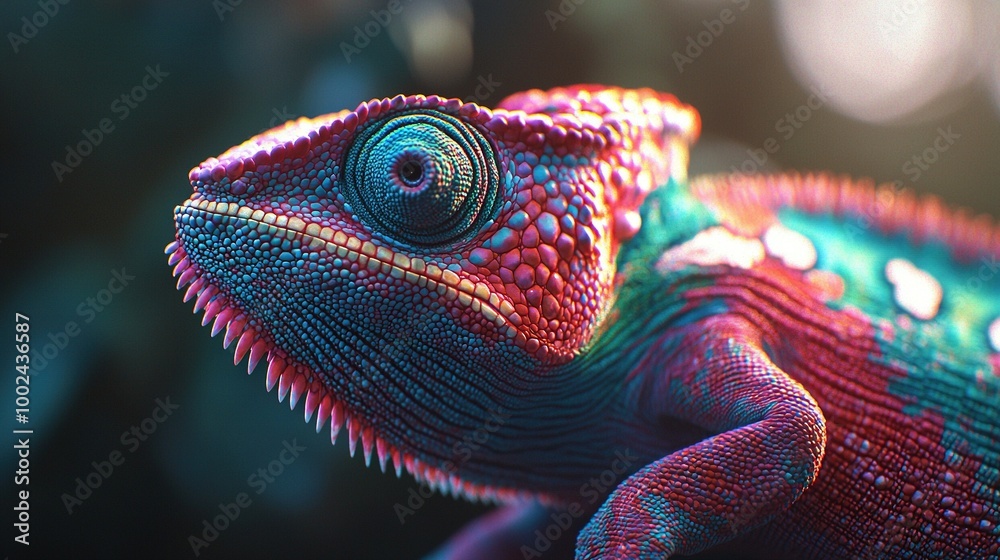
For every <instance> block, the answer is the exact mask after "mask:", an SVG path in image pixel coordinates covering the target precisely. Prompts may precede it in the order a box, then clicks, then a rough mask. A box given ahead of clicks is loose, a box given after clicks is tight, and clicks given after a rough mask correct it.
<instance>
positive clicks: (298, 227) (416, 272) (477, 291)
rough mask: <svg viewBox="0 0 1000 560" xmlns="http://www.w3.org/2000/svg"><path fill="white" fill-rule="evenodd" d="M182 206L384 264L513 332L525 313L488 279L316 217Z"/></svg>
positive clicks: (206, 203)
mask: <svg viewBox="0 0 1000 560" xmlns="http://www.w3.org/2000/svg"><path fill="white" fill-rule="evenodd" d="M184 208H191V209H197V210H200V211H202V212H207V213H210V214H216V215H221V216H231V217H235V218H239V219H242V220H246V221H247V222H248V223H250V224H252V225H257V226H262V227H264V228H265V229H267V230H268V231H271V232H275V231H277V234H278V235H280V234H282V233H283V234H284V237H286V238H288V239H291V238H294V237H301V238H302V241H303V244H305V245H306V246H308V247H309V248H310V249H323V248H325V249H326V250H327V252H328V253H330V254H335V255H337V256H338V257H340V258H342V259H346V260H348V261H351V262H356V263H358V265H359V266H362V267H367V268H369V269H370V270H373V271H375V270H380V271H381V272H383V273H384V274H387V275H389V276H392V277H393V278H397V279H401V280H405V281H407V282H409V283H411V284H414V285H416V286H420V287H425V286H426V287H427V288H428V289H430V290H435V291H437V293H438V294H440V295H441V296H443V297H444V298H445V299H447V300H448V301H455V300H457V301H458V302H459V303H461V304H462V305H463V306H465V307H469V308H470V309H472V310H473V311H475V312H477V313H481V314H482V315H483V317H486V319H487V320H489V321H492V322H493V324H495V325H496V326H497V327H499V328H500V329H501V330H502V332H505V334H506V335H507V336H508V337H510V338H515V337H516V335H517V328H516V325H521V324H522V321H521V318H520V317H518V316H517V315H516V314H515V312H514V305H513V304H512V303H511V302H510V301H509V300H508V299H507V298H503V297H501V296H500V295H498V294H497V293H495V292H493V291H492V290H490V286H489V284H487V283H485V282H474V281H472V280H470V279H468V278H461V277H460V276H459V275H458V274H457V273H456V272H454V271H452V270H448V269H447V268H441V267H440V266H438V265H436V264H434V263H427V262H425V261H424V260H423V259H421V258H419V257H408V256H406V255H404V254H402V253H397V252H395V251H393V250H392V249H390V248H388V247H384V246H378V245H375V244H374V243H372V242H371V241H364V242H362V241H361V240H360V239H357V238H356V237H351V236H349V235H347V234H346V233H344V232H342V231H340V230H336V229H334V228H331V227H327V226H320V225H319V224H316V223H306V222H305V221H304V220H302V219H301V218H299V217H297V216H293V217H291V218H289V217H288V216H280V215H277V214H274V213H272V212H264V211H263V210H253V209H251V208H249V207H247V206H239V205H237V204H236V203H226V202H215V201H212V200H206V199H197V200H195V199H188V200H186V201H185V202H184Z"/></svg>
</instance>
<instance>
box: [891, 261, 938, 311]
mask: <svg viewBox="0 0 1000 560" xmlns="http://www.w3.org/2000/svg"><path fill="white" fill-rule="evenodd" d="M885 278H886V280H888V281H889V283H890V284H892V285H893V286H894V287H895V290H894V292H893V297H894V298H896V303H897V304H898V305H899V306H900V307H902V308H903V309H904V310H905V311H906V312H907V313H909V314H910V315H913V316H914V317H916V318H917V319H921V320H924V321H929V320H931V319H933V318H934V317H935V316H936V315H937V313H938V309H939V308H940V307H941V298H942V297H943V295H944V291H943V290H942V289H941V283H940V282H938V281H937V279H936V278H934V277H933V276H931V275H930V273H928V272H926V271H924V270H920V269H919V268H917V267H916V266H914V265H913V263H911V262H910V261H908V260H906V259H892V260H890V261H889V262H888V263H886V265H885Z"/></svg>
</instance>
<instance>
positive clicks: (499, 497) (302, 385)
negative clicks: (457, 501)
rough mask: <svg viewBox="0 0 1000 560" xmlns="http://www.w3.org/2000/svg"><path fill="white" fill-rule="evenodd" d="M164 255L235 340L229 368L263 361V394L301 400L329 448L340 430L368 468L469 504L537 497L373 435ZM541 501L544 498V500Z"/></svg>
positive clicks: (180, 281)
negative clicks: (405, 476) (450, 468)
mask: <svg viewBox="0 0 1000 560" xmlns="http://www.w3.org/2000/svg"><path fill="white" fill-rule="evenodd" d="M164 252H165V253H166V254H167V255H168V258H167V263H168V264H169V265H171V266H173V267H174V269H173V276H174V277H175V278H177V289H178V290H182V289H185V287H186V291H185V292H184V301H185V302H188V301H191V300H192V299H194V300H195V302H194V313H198V312H200V311H203V312H204V314H203V316H202V320H201V324H202V326H208V324H209V323H212V336H213V337H214V336H216V335H217V334H219V333H220V332H222V330H223V329H225V330H226V334H225V336H224V337H223V341H222V345H223V347H224V348H227V349H228V348H229V346H230V345H232V344H233V342H236V347H235V349H234V350H235V351H234V355H233V364H234V365H238V364H239V363H240V362H241V361H242V360H243V358H244V357H247V356H248V355H249V360H248V361H247V374H248V375H249V374H251V373H253V371H254V369H256V367H257V365H258V364H260V362H261V361H262V360H263V361H266V362H267V376H266V378H265V386H266V387H267V391H268V392H270V391H271V390H272V389H274V388H275V387H277V388H278V402H284V400H285V397H289V399H288V404H289V407H290V408H291V409H292V410H295V407H296V405H298V403H299V401H300V400H302V397H303V396H305V405H304V406H305V409H304V410H305V421H306V422H311V421H312V418H313V415H315V416H316V433H319V432H320V431H321V430H322V429H323V426H325V425H326V423H327V421H329V422H330V443H331V444H335V443H336V442H337V436H338V435H340V433H341V430H342V429H344V428H345V427H346V428H347V443H348V449H349V451H350V454H351V457H353V456H354V454H355V451H356V450H357V447H358V442H359V441H360V442H361V449H362V452H363V453H364V457H365V465H370V464H371V458H372V453H373V451H374V453H375V455H376V456H377V457H378V462H379V467H380V468H381V469H382V472H383V473H384V472H385V471H386V466H387V464H388V462H389V459H390V458H391V459H392V464H393V466H394V467H395V472H396V476H397V477H400V476H402V473H403V469H404V468H405V469H406V471H407V472H409V473H410V474H412V475H413V476H414V477H415V478H416V479H417V480H418V481H420V482H423V483H426V484H427V485H428V486H429V487H430V488H432V489H434V490H437V491H439V492H441V493H443V494H450V495H452V496H454V497H460V496H464V497H466V498H469V499H472V500H477V501H483V502H494V503H498V502H510V501H515V500H525V499H532V498H539V497H538V496H534V495H529V494H527V493H525V492H521V491H518V490H515V489H508V488H494V487H491V486H485V485H481V484H473V483H470V482H467V481H464V480H462V479H460V478H459V477H458V476H457V475H455V474H454V473H449V472H445V471H444V470H442V469H439V468H437V467H434V466H431V465H428V464H426V463H424V462H423V461H421V460H420V459H417V458H416V457H414V456H413V455H412V454H410V453H406V452H403V451H401V450H400V449H398V448H397V447H395V446H393V445H391V444H389V443H388V442H386V441H385V440H384V439H382V438H380V437H379V436H378V435H376V434H375V432H374V430H373V429H372V428H371V427H370V426H365V425H364V424H363V423H362V422H361V421H360V420H359V419H358V418H356V417H355V416H352V415H351V414H350V413H349V412H348V410H347V407H346V406H345V405H344V403H343V402H342V401H340V400H339V399H337V398H336V396H335V395H334V394H333V392H332V391H330V390H329V389H328V388H327V387H326V386H325V385H324V384H323V382H322V380H321V378H320V376H319V375H316V374H315V373H314V372H312V371H311V370H310V369H309V368H308V367H306V366H304V365H302V364H299V363H296V362H295V361H293V360H291V359H289V358H288V357H287V356H285V355H283V353H282V352H281V350H280V349H279V348H278V347H276V346H275V345H274V344H273V343H272V342H271V341H269V340H268V337H267V335H266V333H265V332H263V330H262V328H261V326H260V325H257V324H256V323H255V322H254V321H253V320H251V319H249V318H248V317H247V316H246V314H245V313H243V311H241V310H240V309H238V308H237V307H235V306H234V305H232V303H231V302H230V300H229V298H228V297H227V296H226V294H225V293H223V292H222V291H221V290H219V289H218V288H217V287H215V286H214V285H212V284H211V283H210V282H209V280H208V277H207V276H206V275H205V274H204V273H203V272H202V271H200V270H198V269H197V265H196V264H194V263H193V262H191V259H189V258H188V255H187V253H186V252H185V251H184V248H183V247H182V246H181V245H180V243H179V242H177V241H173V242H171V243H169V244H168V245H167V246H166V248H165V249H164ZM541 498H542V499H543V500H544V499H545V497H544V496H542V497H541Z"/></svg>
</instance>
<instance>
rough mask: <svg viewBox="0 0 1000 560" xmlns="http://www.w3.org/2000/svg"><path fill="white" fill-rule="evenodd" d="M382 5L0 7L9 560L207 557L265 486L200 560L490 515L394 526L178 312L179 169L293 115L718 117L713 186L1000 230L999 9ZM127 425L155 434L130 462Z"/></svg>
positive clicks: (432, 515)
mask: <svg viewBox="0 0 1000 560" xmlns="http://www.w3.org/2000/svg"><path fill="white" fill-rule="evenodd" d="M63 2H66V3H63ZM389 4H390V3H389V2H386V1H374V2H347V1H339V0H298V1H289V2H260V1H251V0H242V1H240V0H214V1H213V0H202V1H194V2H167V1H162V0H161V1H154V0H148V1H124V0H119V1H114V0H103V1H94V2H79V1H76V2H72V1H70V2H67V0H60V1H57V0H42V1H13V2H4V3H3V4H2V5H0V24H2V25H0V30H2V31H3V32H4V33H5V36H6V41H5V44H4V45H3V46H0V76H2V78H0V79H2V82H3V85H2V86H0V91H2V97H0V127H2V130H6V131H7V132H6V133H3V134H2V135H0V163H2V170H3V180H2V183H3V185H4V186H3V193H4V202H3V204H2V206H0V263H2V264H0V267H2V271H3V274H2V277H0V287H2V291H0V293H2V294H3V296H2V302H3V305H2V307H3V310H4V316H5V317H7V318H8V319H7V320H6V321H7V324H6V326H4V327H2V328H3V329H6V331H7V332H8V333H13V332H14V320H13V317H14V314H15V312H19V313H23V314H25V315H28V316H29V317H30V325H31V334H32V356H33V360H32V365H33V366H34V372H33V375H32V378H31V394H30V398H31V404H30V421H29V422H28V424H26V425H19V424H17V423H16V422H15V421H14V410H13V409H14V408H15V405H14V399H15V396H16V395H15V393H14V390H15V385H14V371H13V369H12V368H11V367H9V366H8V367H7V374H6V375H5V381H4V383H3V387H4V389H3V394H2V398H0V402H3V403H5V404H4V407H3V408H4V412H3V413H4V415H9V416H8V418H9V420H7V421H5V425H9V426H10V427H11V429H16V428H24V427H27V428H30V429H33V430H34V434H33V435H32V436H31V451H30V459H31V465H30V486H29V488H30V498H31V500H30V508H31V509H30V523H31V532H30V542H31V545H30V547H22V546H20V545H14V544H12V543H13V540H12V539H13V535H10V536H8V537H6V538H5V539H4V541H3V543H4V544H3V548H4V551H5V554H6V555H9V557H11V558H59V557H65V558H70V557H73V558H190V557H194V554H193V552H192V548H191V545H190V542H189V540H188V537H189V536H190V535H201V533H202V531H203V529H204V527H203V524H202V522H203V520H205V519H211V518H213V517H215V516H216V515H218V514H219V513H220V511H219V509H218V506H219V504H220V503H229V502H233V501H234V500H235V497H236V496H237V494H239V493H240V492H247V493H248V494H249V496H250V497H251V499H252V504H251V505H250V506H249V507H246V508H245V509H243V510H242V511H241V513H240V516H239V517H238V518H237V519H236V520H234V521H232V523H231V524H230V526H229V527H228V528H227V529H225V530H224V531H222V532H221V533H220V534H219V535H218V537H217V538H216V539H215V540H214V541H213V542H211V543H210V545H209V546H208V547H207V548H203V549H201V550H200V554H201V556H202V557H206V558H231V557H247V558H285V557H288V558H290V557H298V558H314V557H321V556H325V557H329V558H390V557H391V558H397V557H398V558H416V557H419V556H421V555H422V554H426V553H428V552H429V551H431V550H432V549H433V548H434V547H435V546H436V545H438V544H440V543H441V542H443V541H444V540H445V539H446V538H447V536H448V535H449V534H451V533H453V532H454V531H456V530H457V529H458V528H459V527H460V526H461V525H462V524H463V523H464V522H465V521H466V520H467V519H469V518H471V517H472V516H475V515H478V514H479V513H482V512H484V511H486V510H487V507H486V506H481V505H475V504H471V503H467V502H465V501H462V500H455V499H452V498H450V497H443V496H434V497H432V498H430V499H428V500H427V501H426V504H424V505H423V506H422V507H420V508H419V510H418V511H416V512H415V513H414V515H412V516H409V517H407V518H406V520H405V523H403V524H400V521H399V519H398V518H397V513H396V511H394V507H393V506H394V504H396V503H405V501H406V500H407V499H408V498H409V497H410V494H409V491H410V490H411V489H414V488H417V485H416V484H415V482H414V481H413V479H412V478H410V477H408V476H404V477H403V478H402V479H397V478H396V477H395V476H392V475H382V474H381V473H380V472H379V471H378V468H377V467H375V468H365V466H364V462H363V460H361V459H359V458H355V459H353V460H352V459H350V458H349V456H348V453H347V446H346V443H345V441H344V439H345V438H343V437H342V438H341V440H340V441H339V442H338V444H337V445H336V446H335V447H334V446H331V445H330V444H329V440H328V436H327V432H324V433H322V434H320V435H316V434H315V433H314V430H313V428H312V427H311V425H307V424H305V423H303V422H302V419H301V414H302V406H301V405H299V407H298V408H297V410H296V411H295V412H294V413H289V412H288V411H287V410H283V409H285V408H287V406H286V404H287V401H286V404H281V405H279V404H277V403H276V402H275V401H276V398H275V394H274V393H267V392H265V391H264V390H263V385H264V375H263V368H262V367H261V368H258V371H257V372H255V373H254V374H253V375H252V376H250V377H247V376H246V375H245V374H244V373H243V372H244V371H245V363H244V364H241V365H240V366H239V367H233V366H232V362H231V360H232V352H231V351H224V350H223V349H222V348H221V346H222V344H221V337H219V338H215V339H211V338H209V336H208V329H207V328H203V327H201V326H199V324H198V323H199V319H200V315H199V316H197V317H196V316H194V315H192V314H191V304H190V303H188V304H183V303H181V294H179V293H177V292H175V291H174V287H173V284H174V281H173V279H172V278H171V277H170V269H169V268H168V267H167V265H166V259H165V257H164V256H163V251H162V250H163V246H164V245H165V244H166V243H167V242H168V241H170V240H171V239H172V236H173V223H172V219H171V216H172V214H171V211H172V209H173V206H174V205H175V204H178V203H180V202H181V201H182V200H183V199H184V198H186V197H187V195H188V192H189V187H188V185H187V182H186V178H187V172H188V170H189V169H190V168H191V167H193V166H194V165H196V164H197V163H199V162H200V161H202V160H203V159H205V158H206V157H209V156H214V155H217V154H219V153H221V152H222V151H223V150H225V149H227V148H229V147H230V146H232V145H234V144H237V143H240V142H242V141H243V140H245V139H246V138H248V137H249V136H251V135H252V134H256V133H257V132H260V131H262V130H263V129H266V128H269V127H270V126H273V125H275V124H279V123H281V122H283V121H285V120H287V119H290V118H294V117H297V116H300V115H304V116H315V115H317V114H322V113H326V112H331V111H336V110H340V109H343V108H353V107H354V106H356V105H357V103H358V102H360V101H363V100H367V99H369V98H373V97H383V96H391V95H393V94H396V93H415V92H422V93H438V94H443V95H447V96H455V97H461V98H465V99H474V100H477V101H478V102H480V103H482V104H484V105H487V106H491V105H494V104H495V103H497V102H498V101H500V100H501V99H502V98H503V97H504V96H506V95H507V94H510V93H513V92H517V91H520V90H523V89H527V88H532V87H540V88H548V87H552V86H557V85H566V84H573V83H579V82H600V83H607V84H614V85H621V86H630V87H639V86H650V87H654V88H657V89H661V90H666V91H670V92H673V93H675V94H676V95H677V96H678V97H679V98H680V99H681V100H683V101H685V102H688V103H691V104H693V105H694V106H695V107H697V108H698V109H699V110H700V112H701V115H702V120H703V135H702V141H701V142H700V143H699V146H698V148H697V149H696V150H695V152H694V157H693V162H692V166H693V172H695V173H697V172H706V171H729V170H732V169H733V168H737V169H740V168H742V169H743V170H745V171H752V170H754V169H756V168H758V167H759V168H763V169H767V170H780V169H810V170H831V171H835V172H838V173H846V174H851V175H855V176H865V177H872V178H874V179H876V180H878V181H902V182H903V183H905V184H907V185H910V186H911V187H912V188H913V189H915V190H917V191H919V192H924V193H935V194H937V195H939V196H941V197H942V198H944V199H945V200H946V201H948V202H949V203H951V204H953V205H958V206H964V207H968V208H971V209H973V210H974V211H976V212H985V213H991V214H993V215H994V216H1000V197H998V196H997V194H998V183H997V177H998V176H1000V157H998V155H1000V154H998V147H1000V117H998V115H1000V55H998V53H1000V42H998V39H1000V7H998V4H997V3H995V2H989V1H988V0H982V1H975V0H968V1H965V0H963V1H948V2H945V1H931V0H926V1H915V0H900V1H880V2H875V1H855V2H851V3H841V2H833V1H816V2H811V3H805V2H791V1H788V2H775V3H769V2H763V1H757V0H717V1H706V2H694V1H686V2H659V3H655V4H654V3H645V2H643V3H640V2H613V1H611V0H586V1H584V0H561V2H559V1H555V0H553V1H550V2H537V3H535V2H530V3H529V2H518V3H508V2H504V3H500V2H486V1H471V0H470V1H466V0H431V1H422V0H412V1H405V0H404V1H402V2H401V3H400V4H399V6H400V9H399V11H398V13H396V14H390V15H391V18H389V19H388V20H386V18H385V16H384V14H383V13H382V12H380V11H381V10H386V8H387V7H388V6H389ZM372 10H375V11H376V12H375V14H373V13H372ZM123 96H124V97H123ZM769 138H773V139H774V141H775V142H776V145H777V146H778V150H777V152H775V153H772V154H768V156H767V161H766V162H763V161H762V159H761V155H762V154H764V153H765V152H763V151H762V150H760V148H762V147H763V146H764V145H765V143H766V142H767V141H768V139H769ZM935 142H936V143H937V144H936V147H935ZM770 145H772V146H773V145H774V144H770ZM942 148H943V149H942ZM748 150H749V151H748ZM129 277H133V278H129ZM126 282H127V283H126ZM116 292H117V293H116ZM71 323H72V324H71ZM13 351H14V350H13V348H12V345H10V344H8V345H5V346H4V347H3V349H2V351H0V355H3V356H6V357H5V358H4V359H3V363H5V364H11V363H12V362H14V358H13ZM157 399H159V401H158V400H157ZM159 403H170V404H172V405H176V407H177V408H176V410H174V411H173V412H172V413H171V414H170V415H169V416H164V415H163V413H162V412H160V413H156V414H154V410H155V409H156V408H157V407H158V406H161V405H160V404H159ZM154 416H159V417H160V418H161V419H162V420H163V422H160V423H157V422H154V421H152V420H147V419H148V418H151V417H154ZM144 420H145V425H144V424H143V422H144ZM132 426H139V429H140V430H141V429H142V427H143V426H145V427H146V428H150V429H152V428H155V432H152V433H150V434H149V435H148V437H146V436H145V435H144V436H143V437H146V439H145V440H139V439H138V438H132V437H129V436H127V437H126V438H125V439H124V440H123V438H122V436H123V433H126V432H128V431H129V430H130V429H131V428H132ZM140 433H141V432H140ZM7 437H8V441H9V443H4V444H3V445H0V449H2V451H0V457H2V458H3V461H2V462H3V469H4V471H5V472H4V474H3V478H4V480H6V481H7V482H6V483H5V484H4V487H5V496H6V498H9V499H5V502H4V503H5V504H8V503H11V504H13V503H15V500H14V496H13V490H14V487H13V485H12V484H11V481H12V479H13V471H14V470H16V468H17V467H16V457H15V455H14V449H13V445H14V443H16V442H15V441H14V437H13V436H12V435H8V436H7ZM292 442H295V443H296V444H297V445H298V446H300V447H302V446H304V447H305V448H306V449H305V450H304V451H301V452H300V453H299V455H298V456H297V457H295V458H294V460H292V461H291V462H290V464H288V465H287V466H286V465H282V472H281V474H280V475H279V476H276V477H274V478H273V479H272V481H271V482H269V483H267V484H266V486H265V487H264V488H263V490H262V491H261V493H259V494H258V493H257V490H258V489H260V486H259V480H260V479H258V485H251V482H249V481H248V477H250V476H251V475H253V474H254V473H255V472H257V470H258V469H260V468H265V469H266V468H267V467H268V465H270V464H272V461H274V460H276V459H278V458H279V457H280V452H281V450H282V449H283V448H284V444H285V443H289V444H291V443H292ZM115 453H119V454H120V455H113V454H115ZM288 456H289V455H287V454H286V455H285V457H286V458H287V457H288ZM111 458H119V459H120V460H119V461H118V462H119V463H120V464H119V465H116V466H115V465H112V466H113V472H111V473H110V475H109V476H107V477H105V476H102V475H101V474H100V473H96V474H95V467H94V465H93V464H92V463H94V462H96V463H97V464H98V467H100V468H103V469H105V470H107V465H104V466H103V467H102V465H101V463H102V462H108V461H109V459H111ZM122 461H123V462H122ZM109 464H110V463H109ZM88 476H89V477H91V478H90V481H91V482H95V483H99V484H100V486H99V487H97V488H96V489H93V490H91V493H90V495H89V496H87V497H86V498H85V499H80V500H79V502H73V501H72V500H71V499H70V498H69V496H74V494H75V493H77V491H78V489H77V486H78V482H77V478H79V479H81V480H86V479H87V478H88ZM19 488H22V487H19ZM81 493H82V494H84V495H86V492H85V491H82V490H81ZM78 496H79V494H77V499H79V498H78ZM69 510H71V512H70V511H69ZM3 516H4V518H3V523H2V525H3V526H4V527H5V528H7V530H8V531H10V530H11V527H12V523H13V522H14V512H13V511H12V510H11V509H10V507H7V506H5V508H4V514H3Z"/></svg>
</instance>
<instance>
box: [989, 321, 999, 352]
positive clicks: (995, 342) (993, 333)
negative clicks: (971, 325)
mask: <svg viewBox="0 0 1000 560" xmlns="http://www.w3.org/2000/svg"><path fill="white" fill-rule="evenodd" d="M988 332H989V335H990V345H991V346H993V351H994V352H1000V317H997V318H996V319H994V320H993V322H992V323H990V330H989V331H988Z"/></svg>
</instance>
